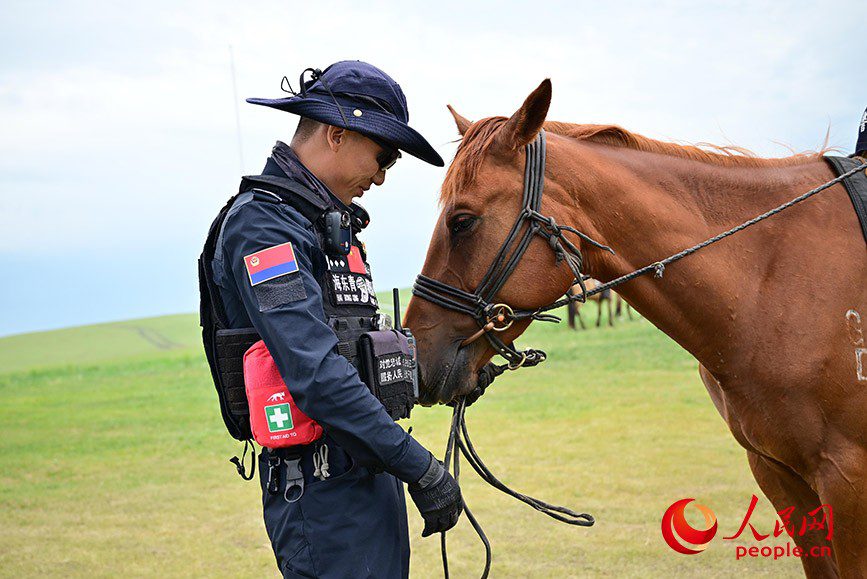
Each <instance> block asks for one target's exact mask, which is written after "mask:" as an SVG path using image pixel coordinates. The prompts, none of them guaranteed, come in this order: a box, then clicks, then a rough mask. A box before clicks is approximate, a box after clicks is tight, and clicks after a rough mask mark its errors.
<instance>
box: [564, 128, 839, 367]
mask: <svg viewBox="0 0 867 579" xmlns="http://www.w3.org/2000/svg"><path fill="white" fill-rule="evenodd" d="M585 148H588V147H587V146H586V145H585ZM591 149H594V150H595V151H594V153H593V154H591V155H590V158H589V159H588V158H587V157H586V155H585V156H583V157H582V161H581V162H582V163H583V162H584V161H588V162H589V164H588V167H589V169H590V170H589V172H582V174H580V175H576V174H575V173H574V171H573V172H572V173H571V175H572V179H573V182H572V183H563V182H562V181H560V182H558V183H559V184H560V185H562V186H563V187H564V188H565V189H566V190H567V191H569V193H571V195H572V197H573V199H574V203H573V207H572V208H571V209H570V210H567V212H569V213H571V215H570V216H569V218H568V219H569V221H567V222H569V223H578V224H579V225H581V226H583V227H584V228H585V231H586V232H587V233H591V234H594V235H596V236H598V237H599V240H600V241H602V242H604V243H606V244H608V245H610V246H611V247H612V248H613V249H614V250H615V251H616V252H617V254H616V255H615V256H611V255H610V254H607V253H604V252H601V251H598V250H595V249H587V250H586V251H585V253H586V254H587V255H586V261H587V264H586V266H587V273H588V274H590V275H592V276H593V277H595V278H598V279H601V280H603V281H610V280H611V279H614V278H616V277H619V276H621V275H623V274H626V273H628V272H630V271H633V270H635V269H637V268H639V267H642V266H645V265H648V264H651V263H654V262H657V261H659V260H662V259H664V258H666V257H668V256H669V255H672V254H675V253H677V252H679V251H681V250H683V249H685V248H687V247H691V246H693V245H695V244H696V243H698V242H700V241H703V240H705V239H707V238H709V237H711V236H713V235H716V234H718V233H720V232H723V231H725V230H727V229H729V228H731V227H733V226H735V225H737V224H739V223H742V222H744V221H746V220H747V219H750V218H752V217H754V216H756V215H759V214H761V213H763V212H764V211H766V210H768V209H770V208H772V207H774V206H776V205H778V204H780V203H782V202H784V201H785V200H788V199H791V198H793V197H795V196H796V195H798V194H799V193H800V192H802V191H801V189H803V190H804V191H806V190H807V189H809V188H810V187H808V186H805V184H807V183H811V185H810V186H815V184H816V183H817V182H820V180H821V179H822V178H823V177H824V175H823V174H822V170H823V169H822V167H820V163H815V164H810V165H801V166H790V167H768V168H739V167H737V168H736V167H719V166H714V165H708V164H706V163H700V162H697V161H692V160H686V159H681V158H670V157H666V156H662V155H651V154H647V153H640V152H637V151H627V150H619V149H614V148H609V147H592V148H591ZM585 153H587V151H585ZM588 179H590V180H591V181H592V183H590V182H588ZM756 227H757V228H761V227H762V225H757V226H756ZM754 229H755V228H754ZM762 239H763V236H762V235H754V234H753V231H747V232H743V233H739V234H736V235H734V236H732V237H730V238H727V239H725V240H724V241H721V242H719V243H717V244H715V245H713V246H710V247H708V248H705V249H702V250H700V251H699V252H697V253H696V254H694V255H692V256H689V257H687V258H685V259H683V260H681V261H678V262H675V263H672V264H670V265H669V266H668V267H667V268H666V269H665V273H664V276H663V278H662V279H654V278H653V276H652V275H645V276H643V277H640V278H638V279H635V280H633V281H631V282H629V283H627V284H625V285H623V286H621V287H619V288H617V291H618V292H619V293H621V295H623V296H624V297H625V298H626V299H627V300H628V301H629V302H630V303H631V304H632V305H633V306H635V308H636V309H637V310H638V311H639V312H641V313H642V314H643V315H644V316H645V317H647V318H648V319H649V320H650V321H651V322H653V323H654V325H656V326H657V327H659V328H660V329H662V330H663V331H665V332H666V333H667V334H668V335H669V336H671V337H672V338H673V339H674V340H675V341H677V342H678V343H679V344H680V345H681V346H683V347H684V348H686V349H687V350H688V351H690V352H691V353H692V354H693V355H694V356H695V357H696V358H698V359H699V361H701V362H702V363H703V364H704V365H705V366H707V367H709V368H710V369H711V370H712V371H713V370H714V369H715V368H716V369H722V368H724V367H725V366H727V360H731V359H732V358H733V357H735V355H736V353H735V351H734V350H735V349H737V348H742V347H745V345H744V344H743V343H738V341H737V340H738V336H740V335H742V332H741V330H742V329H743V328H744V326H745V325H748V324H749V323H750V316H751V315H752V313H753V312H755V311H756V310H757V306H760V304H757V299H758V292H757V291H756V289H755V288H756V284H758V283H759V282H760V280H762V279H766V275H765V274H766V273H767V271H768V269H769V268H770V267H772V264H773V263H774V260H775V259H776V258H777V252H778V251H786V250H787V249H786V248H780V247H777V246H765V247H759V246H757V244H759V243H761V240H762ZM585 247H586V246H585ZM788 250H791V248H789V249H788Z"/></svg>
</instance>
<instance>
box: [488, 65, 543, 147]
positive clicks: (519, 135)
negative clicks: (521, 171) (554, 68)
mask: <svg viewBox="0 0 867 579" xmlns="http://www.w3.org/2000/svg"><path fill="white" fill-rule="evenodd" d="M550 105H551V79H550V78H546V79H545V80H543V81H542V84H540V85H539V86H538V87H536V90H534V91H533V92H531V93H530V96H528V97H527V100H525V101H524V104H523V105H521V108H519V109H518V110H517V111H516V112H515V114H514V115H512V116H511V117H510V118H509V120H508V121H506V124H505V125H503V128H502V129H500V134H499V137H498V139H497V141H498V142H499V144H501V145H502V146H504V147H506V148H508V149H511V150H517V149H520V148H521V147H523V146H524V145H526V144H527V143H529V142H530V141H532V140H533V139H535V138H536V135H538V134H539V131H540V130H542V123H544V122H545V117H546V116H548V107H549V106H550Z"/></svg>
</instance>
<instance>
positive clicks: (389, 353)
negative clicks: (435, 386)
mask: <svg viewBox="0 0 867 579" xmlns="http://www.w3.org/2000/svg"><path fill="white" fill-rule="evenodd" d="M358 354H359V357H360V361H361V364H360V370H361V378H362V379H363V380H364V382H365V384H367V387H368V388H370V391H371V392H372V393H373V395H374V396H376V397H377V398H378V399H379V401H380V402H382V405H383V406H384V407H385V410H386V412H388V414H389V416H391V417H392V419H394V420H400V419H401V418H409V414H410V411H411V410H412V407H413V405H414V404H415V399H416V393H417V392H418V385H417V384H416V383H415V380H416V378H415V377H416V376H417V374H416V372H415V363H416V362H415V357H414V356H413V348H412V346H411V345H410V343H409V340H408V339H407V337H406V336H404V335H403V334H402V333H400V332H398V331H396V330H383V331H376V332H367V333H365V334H363V335H362V336H361V340H360V341H359V344H358Z"/></svg>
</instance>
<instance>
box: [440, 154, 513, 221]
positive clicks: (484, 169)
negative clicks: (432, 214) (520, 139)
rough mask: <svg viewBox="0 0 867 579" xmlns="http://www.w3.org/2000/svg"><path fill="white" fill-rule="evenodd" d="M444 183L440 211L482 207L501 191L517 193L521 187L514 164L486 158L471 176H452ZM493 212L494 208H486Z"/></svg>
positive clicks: (495, 158) (488, 156) (499, 159)
mask: <svg viewBox="0 0 867 579" xmlns="http://www.w3.org/2000/svg"><path fill="white" fill-rule="evenodd" d="M454 177H455V178H454V179H453V180H451V182H448V183H446V184H444V188H443V191H444V195H443V210H444V212H448V210H449V209H451V208H454V207H458V206H465V205H477V204H484V203H487V202H489V201H492V200H493V199H494V198H495V197H497V196H498V195H499V194H501V193H503V192H511V191H513V190H520V188H521V187H522V180H521V179H522V176H521V170H520V168H519V167H518V166H517V165H516V164H515V163H511V164H510V163H509V161H508V160H506V159H501V158H498V157H494V156H491V155H487V156H486V158H485V159H483V160H482V162H481V164H480V165H479V166H478V167H477V168H476V170H475V171H474V172H473V174H472V175H455V176H454ZM486 208H487V209H493V208H494V207H486Z"/></svg>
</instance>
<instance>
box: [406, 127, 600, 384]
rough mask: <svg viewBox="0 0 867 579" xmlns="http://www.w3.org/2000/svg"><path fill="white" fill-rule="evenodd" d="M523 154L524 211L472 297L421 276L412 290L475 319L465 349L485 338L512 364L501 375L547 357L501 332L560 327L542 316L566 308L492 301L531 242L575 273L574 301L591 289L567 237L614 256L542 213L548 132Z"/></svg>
mask: <svg viewBox="0 0 867 579" xmlns="http://www.w3.org/2000/svg"><path fill="white" fill-rule="evenodd" d="M525 149H526V153H527V160H526V164H525V167H524V193H523V201H522V203H521V205H522V209H521V211H520V213H518V216H517V218H516V219H515V224H514V225H513V226H512V229H511V230H510V231H509V234H508V235H507V236H506V239H505V240H504V241H503V244H502V245H501V246H500V250H499V251H498V252H497V255H496V256H495V257H494V261H493V262H492V263H491V265H490V267H489V268H488V271H487V272H486V273H485V276H484V277H483V278H482V281H481V282H480V283H479V285H478V287H477V288H476V290H475V291H474V292H472V293H470V292H467V291H464V290H462V289H460V288H458V287H455V286H452V285H449V284H447V283H444V282H441V281H439V280H435V279H433V278H430V277H427V276H426V275H423V274H419V276H418V277H417V278H416V281H415V285H414V286H413V288H412V293H413V295H416V296H418V297H420V298H422V299H425V300H427V301H429V302H431V303H433V304H436V305H438V306H440V307H443V308H446V309H449V310H453V311H456V312H460V313H463V314H466V315H468V316H470V317H472V318H473V319H474V320H475V321H476V323H477V324H478V325H479V331H478V332H476V333H475V334H473V335H472V336H470V337H469V338H467V339H465V340H464V341H463V342H462V344H461V345H462V346H464V345H467V344H469V343H470V342H472V341H474V340H475V339H477V338H479V337H481V336H482V335H484V336H485V337H486V338H487V339H488V342H489V343H490V344H491V347H493V348H494V350H495V351H496V352H497V353H498V354H499V355H500V356H502V357H503V358H505V359H506V360H507V361H508V365H507V366H505V367H503V368H501V369H500V371H501V372H502V370H505V369H508V370H517V369H518V368H520V367H522V366H527V367H529V366H535V365H536V364H539V363H540V362H543V361H544V360H545V358H546V354H545V352H543V351H542V350H534V349H532V348H530V349H527V350H523V351H520V352H519V351H518V350H516V349H515V347H514V346H513V345H511V344H506V343H504V342H503V341H502V340H501V339H500V337H499V336H498V335H497V334H498V333H499V332H503V331H505V330H507V329H509V328H510V327H511V326H512V324H513V323H514V322H515V321H517V320H524V319H533V320H538V321H543V322H559V321H560V318H558V317H557V316H554V315H551V314H546V313H544V312H546V311H548V310H550V309H553V308H555V307H560V306H561V305H563V303H559V302H561V301H562V300H558V301H557V302H553V303H552V304H549V305H547V306H543V307H541V308H537V309H535V310H520V309H516V308H513V307H511V306H509V305H508V304H505V303H501V302H495V301H494V297H495V296H496V295H497V294H498V293H499V292H500V290H501V289H502V288H503V286H504V285H505V283H506V281H507V280H508V279H509V277H510V276H511V275H512V274H513V273H514V272H515V269H516V268H517V267H518V263H519V262H520V261H521V258H522V257H523V256H524V254H525V253H526V252H527V248H528V247H530V242H531V241H533V238H534V237H535V236H537V235H538V236H540V237H542V238H544V239H545V240H546V241H547V242H548V246H549V247H550V248H551V250H552V251H553V252H554V257H555V259H556V263H557V264H558V265H559V264H560V263H562V262H563V261H565V262H566V263H567V265H568V266H569V269H571V270H572V273H573V275H574V276H575V279H576V280H577V282H578V283H579V284H580V285H581V290H582V291H581V293H580V294H576V297H575V300H572V301H584V300H585V299H586V296H587V288H586V287H584V279H586V278H585V276H583V275H582V273H581V267H582V265H583V261H584V260H583V257H582V255H581V251H580V250H579V249H578V248H577V247H576V246H575V244H574V243H572V242H571V241H569V240H568V239H566V237H565V233H566V232H569V233H572V234H574V235H576V236H578V237H579V238H580V239H582V240H583V241H586V242H587V243H590V244H591V245H594V246H596V247H598V248H600V249H604V250H607V251H611V248H609V247H607V246H605V245H602V244H601V243H598V242H596V241H593V240H592V239H590V238H589V237H588V236H586V235H585V234H583V233H581V232H580V231H578V230H577V229H575V228H573V227H569V226H566V225H558V224H557V222H556V221H555V220H554V218H553V217H546V216H545V215H542V214H541V213H540V212H539V210H540V209H541V207H542V189H543V187H544V184H545V131H539V135H538V136H537V137H536V138H535V139H534V140H533V141H532V142H531V143H529V144H528V145H527V146H526V147H525ZM611 252H612V253H614V252H613V251H611Z"/></svg>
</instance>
